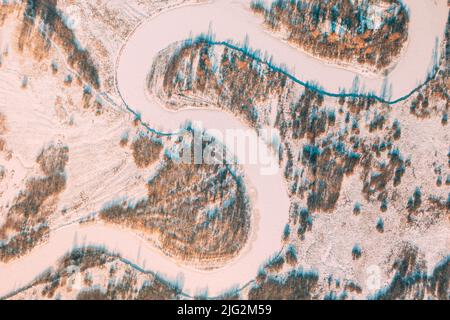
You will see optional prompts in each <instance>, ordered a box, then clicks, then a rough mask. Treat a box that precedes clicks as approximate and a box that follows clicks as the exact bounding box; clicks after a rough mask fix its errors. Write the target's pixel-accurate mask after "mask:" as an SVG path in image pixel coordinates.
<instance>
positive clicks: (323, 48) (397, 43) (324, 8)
mask: <svg viewBox="0 0 450 320" xmlns="http://www.w3.org/2000/svg"><path fill="white" fill-rule="evenodd" d="M371 2H374V1H369V2H363V1H350V0H345V1H337V0H332V1H327V2H324V1H318V0H308V1H297V0H294V1H290V0H277V1H273V3H272V5H271V6H270V8H265V7H264V5H263V4H262V3H261V2H260V1H254V2H253V4H252V8H253V10H254V11H255V12H256V13H258V14H262V15H264V21H265V24H266V25H267V26H268V27H269V28H270V29H272V30H275V31H280V30H283V31H282V32H286V33H287V37H288V40H289V41H290V42H292V43H294V44H296V45H298V46H300V47H301V48H303V49H305V50H306V51H308V52H311V53H313V54H315V55H318V56H320V57H325V58H328V59H338V60H342V61H347V62H353V61H357V62H358V63H360V64H367V65H370V66H374V67H376V68H377V69H382V68H385V67H387V66H389V64H390V63H391V62H392V60H393V59H394V57H396V56H397V55H399V53H400V51H401V48H402V47H403V45H404V43H405V41H406V39H407V37H408V22H409V15H408V12H407V10H406V9H405V7H404V6H403V4H402V3H401V2H400V1H389V3H390V6H389V9H388V10H386V11H385V12H384V13H383V21H382V25H381V27H380V28H379V29H373V28H370V27H369V26H368V23H367V19H368V14H369V7H370V6H371V5H373V3H371ZM329 26H330V27H329ZM284 30H285V31H284Z"/></svg>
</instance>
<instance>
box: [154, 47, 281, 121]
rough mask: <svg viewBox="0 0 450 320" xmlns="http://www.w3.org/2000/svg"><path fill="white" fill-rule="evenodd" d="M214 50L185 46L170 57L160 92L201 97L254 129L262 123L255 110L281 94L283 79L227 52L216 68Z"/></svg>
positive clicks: (237, 55) (250, 61) (235, 54)
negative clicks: (234, 115)
mask: <svg viewBox="0 0 450 320" xmlns="http://www.w3.org/2000/svg"><path fill="white" fill-rule="evenodd" d="M214 54H216V52H215V50H214V47H213V46H211V45H209V44H207V43H202V42H200V43H195V44H191V45H184V46H183V47H182V48H180V49H179V50H178V52H176V53H175V54H173V55H172V56H171V58H170V61H169V62H168V64H167V67H166V69H165V70H164V74H163V75H158V74H155V73H152V74H151V75H150V77H149V87H151V86H152V84H153V82H154V81H155V78H157V77H158V76H162V77H163V79H164V80H163V89H164V91H165V94H166V95H167V96H168V97H169V98H170V97H172V96H174V95H176V96H178V97H181V98H182V97H184V96H186V95H189V94H198V93H201V94H202V95H204V96H205V97H206V96H207V97H208V100H211V101H214V103H215V105H216V106H218V107H220V108H224V109H227V110H230V111H232V112H233V113H235V114H236V115H237V116H241V117H242V118H243V119H245V120H246V121H248V122H249V123H250V124H251V125H253V126H257V125H258V124H259V123H260V122H261V121H262V120H263V119H261V117H262V115H261V114H260V110H259V108H258V106H259V105H260V104H264V103H268V98H269V97H270V96H271V95H277V94H280V93H281V92H283V89H284V87H285V84H286V76H285V75H283V74H281V73H278V72H275V71H273V70H271V69H269V68H267V67H264V66H262V65H261V64H259V63H255V61H254V60H253V59H251V58H249V57H248V56H246V55H244V54H242V53H239V52H236V51H234V50H230V49H228V48H227V47H224V48H223V51H221V56H220V60H219V63H218V65H217V66H214V65H213V61H212V58H211V57H212V55H214Z"/></svg>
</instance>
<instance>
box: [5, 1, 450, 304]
mask: <svg viewBox="0 0 450 320" xmlns="http://www.w3.org/2000/svg"><path fill="white" fill-rule="evenodd" d="M404 2H405V4H406V5H407V7H408V8H409V11H410V26H409V39H408V44H407V48H406V49H405V50H404V52H403V54H402V56H401V58H400V60H399V61H398V62H397V64H396V65H395V66H394V68H393V70H391V72H390V73H389V75H388V76H387V77H386V78H385V77H381V76H379V77H377V76H373V75H367V74H364V73H358V72H356V71H350V70H346V69H343V68H341V67H337V66H333V65H330V64H328V63H324V62H323V61H321V60H320V59H315V58H313V57H311V56H309V55H307V54H304V53H302V52H301V51H299V50H297V49H295V48H293V47H292V46H290V45H289V44H287V43H285V42H283V41H281V40H279V39H277V38H276V37H274V36H272V35H271V34H269V33H268V32H266V31H265V29H264V28H263V26H262V24H261V22H262V21H261V19H260V18H258V17H257V16H255V15H253V14H252V13H251V12H250V10H249V3H250V1H248V0H235V1H233V0H231V1H223V0H220V1H213V2H211V3H207V4H199V5H189V6H183V7H180V8H176V9H173V10H170V11H167V12H163V13H161V14H159V15H157V16H155V17H152V18H150V19H148V20H145V21H143V22H142V23H141V24H140V25H139V26H138V27H137V28H136V29H135V30H134V32H133V33H132V34H131V35H130V36H129V38H128V39H127V41H126V42H125V43H124V46H123V48H122V50H121V51H120V54H119V55H118V57H117V65H116V82H117V88H118V90H119V92H120V95H121V97H122V99H123V101H124V102H125V103H126V105H127V106H128V107H129V108H130V110H133V111H135V112H139V113H140V114H141V117H142V120H143V121H144V122H146V123H148V124H149V125H150V126H151V127H152V128H154V129H155V130H158V131H161V132H177V131H178V130H179V128H180V127H181V126H182V125H183V124H184V123H185V122H186V120H192V121H197V122H200V123H201V124H202V127H203V128H204V129H206V130H207V131H208V130H209V131H214V132H219V133H220V132H221V133H223V134H225V131H226V130H228V129H245V130H247V129H249V128H248V127H247V126H246V124H245V123H243V122H241V121H240V120H238V119H237V118H235V117H234V116H233V115H231V114H229V113H227V112H221V111H219V110H207V109H199V108H196V109H194V108H187V109H185V110H180V111H177V112H174V111H170V110H168V109H166V108H164V106H163V105H161V104H160V101H158V100H157V99H155V98H153V97H152V96H151V95H149V94H148V93H147V88H146V77H147V75H148V72H149V71H150V69H151V67H152V63H153V61H154V58H155V57H156V56H157V54H158V53H159V52H160V51H161V50H163V49H165V48H167V47H168V46H169V45H171V44H173V43H175V42H178V41H183V40H186V39H188V38H190V37H192V36H196V35H199V34H201V33H207V32H211V33H212V34H214V36H215V39H216V40H217V41H224V42H226V43H229V44H233V45H238V46H239V43H243V42H244V41H247V43H248V46H249V47H251V48H252V49H255V50H261V51H262V52H267V53H268V54H269V55H271V56H272V57H273V62H274V64H277V65H282V64H284V65H286V66H287V68H288V70H289V72H290V74H291V76H292V77H294V78H295V79H298V80H299V81H301V82H307V81H311V82H314V83H317V84H319V85H320V87H321V88H322V89H323V90H325V91H327V92H330V93H339V92H340V91H341V90H342V89H345V90H346V92H351V91H352V90H353V89H354V88H355V87H354V83H355V78H358V81H359V90H365V91H372V92H375V93H380V92H381V90H382V87H383V84H384V83H386V82H387V83H388V84H391V85H392V90H391V92H390V95H391V97H390V99H392V100H395V99H398V98H401V97H403V96H405V95H407V94H408V93H409V92H411V91H412V90H414V88H416V87H417V86H418V85H419V84H421V83H423V82H424V81H425V79H426V78H427V75H428V73H429V71H430V68H431V66H432V65H433V61H434V59H435V56H436V54H435V52H437V53H439V51H436V48H437V46H436V45H437V44H439V41H440V39H442V37H443V34H444V28H445V25H446V19H447V10H448V9H447V3H446V0H441V1H431V0H430V1H424V0H405V1H404ZM246 39H247V40H246ZM252 134H253V136H254V138H255V139H256V138H257V137H256V133H254V132H253V133H252ZM261 147H262V148H263V149H264V150H263V152H265V153H266V154H271V151H270V149H269V147H268V146H267V145H265V144H262V146H261ZM271 163H272V164H276V163H277V159H276V156H275V155H273V156H272V159H271ZM267 165H268V164H267V163H256V164H246V163H245V162H244V163H243V170H244V175H245V181H246V182H247V184H248V189H249V191H250V196H251V200H252V206H253V208H254V213H253V216H252V232H251V236H250V239H249V241H248V243H247V244H246V246H245V248H244V249H243V250H242V252H241V253H240V254H239V255H238V256H237V257H236V258H235V259H232V260H231V261H230V262H229V263H227V264H226V265H225V266H223V267H221V268H218V269H214V270H211V271H205V270H197V269H195V268H193V267H190V266H186V265H183V263H181V262H177V261H175V260H173V259H171V258H169V257H167V256H165V255H164V254H163V253H162V252H160V251H159V250H157V249H154V248H152V247H151V246H150V245H148V244H147V243H146V242H145V241H144V240H142V239H140V238H138V237H137V236H136V235H133V234H132V233H130V232H128V231H125V230H123V229H119V228H116V227H112V226H107V225H103V224H99V225H87V226H81V225H70V226H67V227H64V228H61V229H58V230H56V231H53V232H52V233H51V235H50V239H49V240H48V241H47V242H46V243H45V244H43V245H41V246H39V247H37V248H35V249H34V250H33V251H32V252H31V253H30V254H28V255H26V256H25V257H23V258H20V259H18V260H16V261H12V262H11V263H9V264H6V265H5V264H0V296H2V295H4V294H7V293H9V292H11V291H12V290H15V289H17V288H20V287H21V286H24V285H26V284H28V283H29V282H30V281H31V280H32V279H33V278H34V277H35V276H37V275H38V274H39V273H41V272H42V271H44V270H45V269H46V268H48V267H49V266H52V265H53V264H54V263H55V261H56V260H57V259H58V258H60V257H61V256H62V255H63V254H64V253H66V252H67V251H69V250H70V249H71V248H73V247H76V246H80V245H82V244H94V245H102V246H105V247H106V248H108V249H109V250H112V251H115V252H117V253H119V254H120V255H122V256H123V257H124V258H125V259H127V260H129V261H131V262H132V263H134V264H136V265H138V266H140V267H142V268H144V269H147V270H152V271H154V272H158V273H161V274H163V275H165V276H166V277H168V278H169V279H179V280H180V281H181V282H182V283H183V291H184V292H186V293H188V294H191V295H193V294H195V293H198V292H203V291H204V290H205V289H207V290H208V294H209V295H212V296H215V295H219V294H220V293H222V292H223V291H225V290H227V289H229V288H231V287H242V286H244V285H245V284H247V283H248V282H249V281H251V280H252V279H254V278H255V276H256V274H257V271H258V268H259V267H260V266H261V264H262V263H263V262H264V261H266V260H267V259H268V258H269V257H270V256H272V255H273V254H274V253H276V252H278V251H279V250H280V248H281V247H282V242H281V236H282V232H283V228H284V226H285V224H286V223H287V222H288V213H289V206H290V201H289V197H288V194H287V188H286V186H285V182H284V179H283V176H282V170H279V171H278V172H276V173H272V174H265V173H264V172H266V171H265V168H267Z"/></svg>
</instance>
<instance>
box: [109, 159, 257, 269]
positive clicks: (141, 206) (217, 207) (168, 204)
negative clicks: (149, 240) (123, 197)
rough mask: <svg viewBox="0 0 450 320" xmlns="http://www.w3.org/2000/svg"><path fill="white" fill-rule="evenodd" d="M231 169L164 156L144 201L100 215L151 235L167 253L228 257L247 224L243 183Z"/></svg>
mask: <svg viewBox="0 0 450 320" xmlns="http://www.w3.org/2000/svg"><path fill="white" fill-rule="evenodd" d="M231 170H232V169H231V168H229V167H227V166H225V165H207V164H202V165H195V164H184V163H179V164H178V163H175V162H174V161H173V160H171V159H169V158H166V159H165V161H164V163H163V166H162V168H160V169H159V171H158V172H157V174H156V175H155V176H154V177H153V178H152V179H151V181H149V183H148V185H147V188H148V193H147V198H146V199H144V200H140V201H138V202H137V203H135V204H131V203H122V204H114V205H112V206H109V207H107V208H105V209H103V210H102V211H101V212H100V217H101V218H102V219H105V220H106V221H109V222H112V223H116V224H120V225H123V226H128V227H130V228H133V229H137V230H141V231H144V232H145V233H149V234H156V235H157V236H158V238H159V242H160V243H161V245H162V248H163V249H164V250H165V251H166V252H167V253H169V254H171V255H174V256H177V257H180V258H182V259H185V260H188V261H200V262H202V263H208V261H209V262H211V261H220V260H221V259H225V258H230V257H231V256H233V255H235V254H236V253H237V252H238V251H239V250H240V249H241V248H242V247H243V245H244V244H245V242H246V240H247V236H248V230H249V225H250V215H249V204H248V200H247V196H246V192H245V188H244V185H243V183H242V181H241V178H240V177H238V176H235V174H234V173H233V172H232V171H231Z"/></svg>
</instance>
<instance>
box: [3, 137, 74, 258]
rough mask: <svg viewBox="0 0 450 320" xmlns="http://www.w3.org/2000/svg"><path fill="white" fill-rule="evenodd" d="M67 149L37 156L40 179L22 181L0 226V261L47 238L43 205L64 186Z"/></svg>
mask: <svg viewBox="0 0 450 320" xmlns="http://www.w3.org/2000/svg"><path fill="white" fill-rule="evenodd" d="M68 152H69V150H68V148H67V147H64V146H60V145H58V146H54V145H52V146H50V147H48V148H46V149H44V150H43V151H42V152H41V154H40V155H39V156H38V157H37V159H36V162H37V163H38V164H39V166H40V168H41V171H42V172H43V173H44V174H45V175H44V176H43V177H33V178H31V179H29V180H28V181H27V182H26V188H25V190H23V191H21V192H20V193H19V195H18V196H17V197H16V199H15V200H14V204H13V205H12V206H11V208H10V209H9V211H8V213H7V216H6V221H5V223H4V224H3V225H2V226H1V227H0V239H4V240H3V243H1V244H0V260H3V261H8V260H10V259H13V258H15V257H17V256H20V255H22V254H24V253H25V252H27V251H29V250H30V249H31V248H33V247H34V246H35V245H36V244H37V243H39V241H41V240H42V239H43V238H44V237H45V236H46V235H48V232H49V228H48V226H47V217H48V216H49V215H50V214H52V210H53V208H52V206H51V205H46V204H47V203H49V200H50V199H52V198H54V197H56V196H57V195H58V194H59V193H60V192H61V191H63V190H64V188H65V186H66V176H65V173H64V168H65V165H66V163H67V161H68V159H69V158H68Z"/></svg>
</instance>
